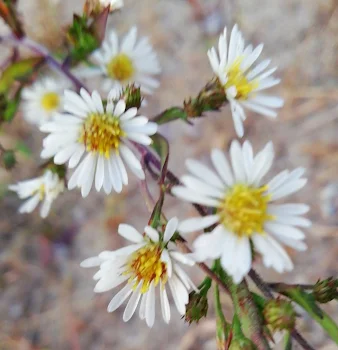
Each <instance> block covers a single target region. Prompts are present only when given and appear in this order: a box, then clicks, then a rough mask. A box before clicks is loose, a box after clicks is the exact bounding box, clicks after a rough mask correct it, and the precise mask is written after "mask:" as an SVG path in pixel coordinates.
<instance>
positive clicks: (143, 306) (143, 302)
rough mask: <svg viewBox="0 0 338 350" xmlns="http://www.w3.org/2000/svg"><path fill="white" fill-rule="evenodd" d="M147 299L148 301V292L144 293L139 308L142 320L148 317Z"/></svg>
mask: <svg viewBox="0 0 338 350" xmlns="http://www.w3.org/2000/svg"><path fill="white" fill-rule="evenodd" d="M146 301H147V293H145V294H143V295H142V299H141V305H140V310H139V316H140V319H141V320H144V319H145V318H146Z"/></svg>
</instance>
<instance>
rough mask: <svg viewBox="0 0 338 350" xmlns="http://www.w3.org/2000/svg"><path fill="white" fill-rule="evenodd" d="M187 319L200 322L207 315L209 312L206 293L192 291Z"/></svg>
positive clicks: (187, 320)
mask: <svg viewBox="0 0 338 350" xmlns="http://www.w3.org/2000/svg"><path fill="white" fill-rule="evenodd" d="M186 310H187V311H186V313H185V321H186V322H189V323H190V324H191V323H192V322H198V321H199V320H200V319H201V318H202V317H206V315H207V313H208V298H207V296H206V295H204V294H199V293H196V292H194V291H192V292H191V293H190V294H189V303H188V304H187V307H186Z"/></svg>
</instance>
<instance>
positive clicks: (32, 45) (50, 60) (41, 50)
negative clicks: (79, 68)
mask: <svg viewBox="0 0 338 350" xmlns="http://www.w3.org/2000/svg"><path fill="white" fill-rule="evenodd" d="M1 41H2V42H8V43H11V44H17V45H21V46H23V47H26V48H27V49H29V50H31V51H33V52H35V53H36V54H37V55H39V56H42V57H44V58H45V60H46V63H47V64H48V65H49V67H51V68H52V69H54V70H56V71H58V72H60V73H62V74H64V75H65V76H66V77H67V78H68V79H69V80H70V81H71V82H72V83H73V84H74V85H75V86H76V89H77V90H80V89H81V88H85V89H86V90H88V89H87V88H86V87H85V85H84V84H83V83H82V82H81V81H80V80H79V79H78V78H76V76H75V75H73V74H72V73H71V72H70V71H69V69H67V67H65V66H63V65H62V64H61V63H60V62H58V61H57V60H56V59H55V58H54V57H53V56H52V55H51V54H50V52H49V50H48V49H47V48H46V47H45V46H43V45H40V44H38V43H36V42H35V41H33V40H31V39H29V38H27V37H23V38H21V39H18V38H16V37H14V36H12V35H10V36H6V37H1V36H0V42H1Z"/></svg>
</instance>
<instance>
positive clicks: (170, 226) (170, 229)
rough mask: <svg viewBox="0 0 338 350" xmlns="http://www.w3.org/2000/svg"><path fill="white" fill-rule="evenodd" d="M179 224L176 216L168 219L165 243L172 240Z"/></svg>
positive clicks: (164, 237)
mask: <svg viewBox="0 0 338 350" xmlns="http://www.w3.org/2000/svg"><path fill="white" fill-rule="evenodd" d="M177 226H178V220H177V218H176V217H173V218H171V219H170V220H169V221H168V223H167V226H166V228H165V231H164V236H163V242H164V243H167V242H169V241H170V239H171V237H172V236H173V234H174V233H175V231H176V230H177Z"/></svg>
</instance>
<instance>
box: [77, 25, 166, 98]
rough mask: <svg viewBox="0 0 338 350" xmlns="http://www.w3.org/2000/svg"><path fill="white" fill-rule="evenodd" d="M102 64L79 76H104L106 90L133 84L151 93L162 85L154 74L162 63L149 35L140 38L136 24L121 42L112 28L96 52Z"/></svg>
mask: <svg viewBox="0 0 338 350" xmlns="http://www.w3.org/2000/svg"><path fill="white" fill-rule="evenodd" d="M92 56H93V58H94V60H95V61H96V63H97V64H98V65H99V70H98V69H95V68H86V69H82V71H81V73H80V75H81V76H84V77H85V76H88V77H92V76H93V75H95V74H96V75H102V74H103V75H104V76H105V79H104V81H103V89H104V90H106V91H108V90H110V89H111V88H116V89H118V90H120V89H121V88H122V87H124V86H126V85H127V84H130V83H135V84H136V85H137V86H139V87H141V90H142V92H143V93H146V94H151V93H152V91H153V90H154V89H156V88H157V87H158V86H159V82H158V80H156V79H155V78H153V77H152V76H153V75H155V74H159V73H160V72H161V68H160V64H159V62H158V58H157V55H156V53H155V52H154V50H153V48H152V46H151V44H150V43H149V40H148V38H146V37H142V38H140V39H139V40H138V41H137V28H136V27H133V28H131V29H130V31H129V33H127V35H126V36H125V37H124V39H123V40H122V41H121V43H119V39H118V36H117V34H116V32H115V31H114V30H112V31H111V32H110V33H109V34H108V35H107V37H106V39H105V40H104V41H103V43H102V47H101V48H100V49H99V50H97V51H96V52H94V53H93V55H92Z"/></svg>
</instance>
